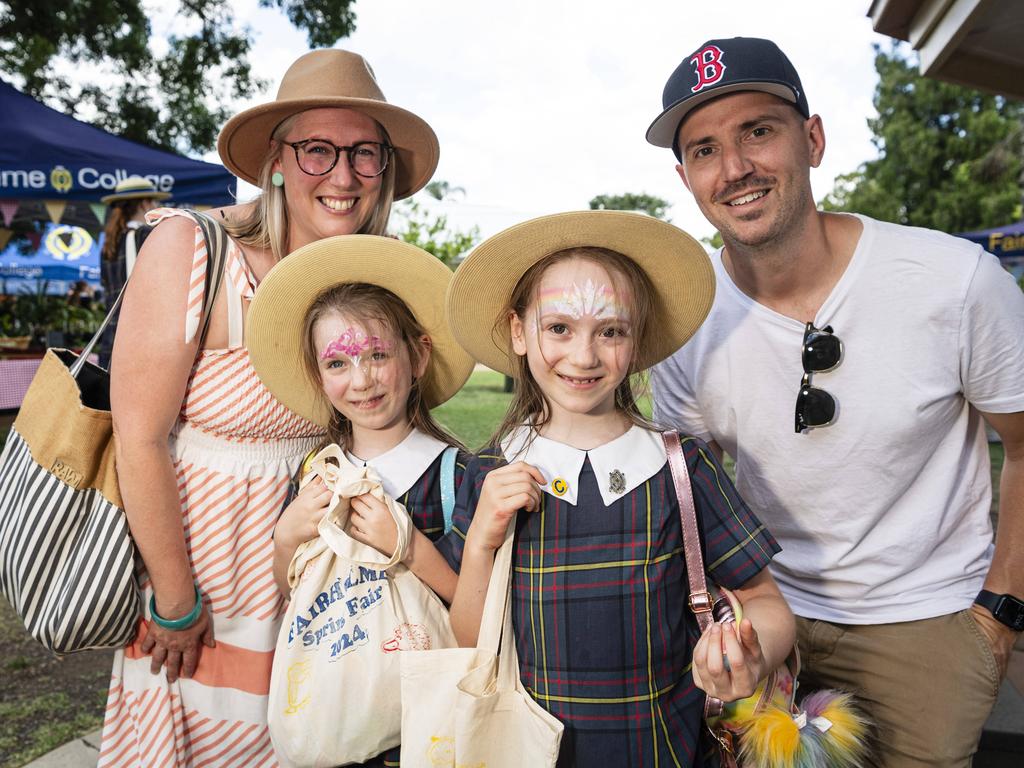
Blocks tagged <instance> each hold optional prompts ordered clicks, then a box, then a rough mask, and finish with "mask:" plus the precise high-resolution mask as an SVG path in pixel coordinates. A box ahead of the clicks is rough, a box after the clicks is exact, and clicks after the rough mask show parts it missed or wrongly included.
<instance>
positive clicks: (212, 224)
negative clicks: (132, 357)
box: [70, 211, 228, 378]
mask: <svg viewBox="0 0 1024 768" xmlns="http://www.w3.org/2000/svg"><path fill="white" fill-rule="evenodd" d="M189 213H190V215H191V216H192V218H194V219H195V221H196V224H198V225H199V228H200V230H201V231H202V233H203V238H204V239H205V240H206V251H207V254H208V255H207V259H208V261H207V263H206V290H205V293H204V294H203V317H202V318H201V319H200V324H201V325H202V332H201V333H200V334H199V347H200V348H202V346H203V340H204V339H205V338H206V331H207V330H208V329H209V326H210V315H211V314H212V313H213V307H214V304H215V303H216V301H217V294H218V293H220V286H221V283H223V282H224V267H225V262H226V261H227V252H228V236H227V233H226V232H225V231H224V229H223V227H221V226H220V225H219V224H218V223H217V222H216V221H214V220H213V219H211V218H210V217H209V216H207V215H206V214H204V213H200V212H199V211H189ZM130 279H131V275H126V276H125V281H124V285H123V286H121V291H120V293H118V294H117V298H116V299H114V303H113V304H111V305H110V309H109V310H108V311H107V316H106V317H105V318H103V322H102V323H100V327H99V328H97V329H96V333H95V334H93V337H92V338H91V339H90V340H89V343H88V344H86V345H85V347H84V348H83V349H82V352H81V354H80V355H79V356H78V359H77V360H75V362H74V363H72V364H71V367H70V371H71V376H72V378H77V377H78V373H79V371H81V370H82V368H83V367H84V366H85V363H86V361H87V360H88V359H89V355H90V354H92V350H93V347H95V346H96V344H97V342H98V341H99V340H100V337H101V336H102V335H103V332H104V331H105V330H106V329H107V326H108V325H110V321H111V320H112V319H113V317H114V315H115V314H117V310H118V309H119V308H120V306H121V299H123V298H124V292H125V290H126V289H127V288H128V281H129V280H130Z"/></svg>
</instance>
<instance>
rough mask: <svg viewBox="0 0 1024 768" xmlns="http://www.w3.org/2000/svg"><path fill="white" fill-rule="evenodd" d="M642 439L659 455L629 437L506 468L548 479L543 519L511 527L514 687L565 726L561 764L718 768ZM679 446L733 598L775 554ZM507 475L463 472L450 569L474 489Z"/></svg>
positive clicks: (699, 448) (490, 459) (665, 503)
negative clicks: (526, 468) (642, 464)
mask: <svg viewBox="0 0 1024 768" xmlns="http://www.w3.org/2000/svg"><path fill="white" fill-rule="evenodd" d="M652 435H653V437H654V438H656V440H657V445H659V446H660V443H661V437H660V435H658V434H657V433H651V432H648V431H647V430H642V429H640V428H639V427H635V428H634V429H633V430H630V432H627V433H626V435H623V436H622V437H620V438H618V439H617V440H615V441H612V444H609V445H608V446H602V447H601V448H600V449H596V450H595V451H591V452H582V451H576V449H572V448H571V447H569V446H564V445H562V444H555V446H554V447H552V446H550V445H548V446H547V448H545V446H544V445H543V443H544V442H545V440H544V438H538V439H536V440H535V441H534V443H533V444H532V445H531V447H530V448H529V450H528V451H527V452H526V454H525V455H523V454H519V455H511V456H509V459H510V460H523V461H526V462H527V463H530V464H534V465H535V466H537V465H538V464H540V465H541V466H540V467H539V468H540V469H541V471H542V472H543V474H544V475H545V478H546V479H547V480H548V486H546V487H545V493H543V494H542V506H541V509H540V510H539V511H538V512H534V513H521V514H520V515H519V517H518V519H517V522H516V540H515V551H514V555H513V572H512V609H513V616H512V620H513V625H514V627H515V635H516V646H517V650H518V652H519V664H520V675H521V678H522V682H523V685H524V686H525V687H526V689H527V690H528V691H529V693H530V695H531V696H533V698H534V699H536V700H537V702H538V703H539V704H540V705H541V706H543V707H544V708H545V709H547V710H548V711H549V712H551V713H552V714H553V715H554V716H555V717H557V718H558V719H559V720H560V721H562V722H563V723H564V724H565V732H564V735H563V738H562V751H561V755H560V759H559V765H560V766H562V765H565V766H580V767H583V768H585V767H589V766H599V768H612V766H614V767H615V768H628V767H629V766H637V767H638V768H640V767H643V768H647V767H648V766H665V767H666V768H667V767H668V766H679V767H680V768H683V767H685V766H710V765H717V758H715V757H714V755H713V754H711V753H712V750H711V749H710V744H709V743H707V740H706V738H705V735H704V734H703V731H704V728H703V725H702V713H703V705H704V698H705V696H704V693H703V691H701V690H700V689H698V688H697V687H696V686H695V685H694V684H693V679H692V676H691V672H690V662H691V659H692V657H693V649H694V646H695V645H696V643H697V640H698V639H699V637H700V629H699V628H698V626H697V622H696V620H695V619H694V617H693V614H692V613H691V612H690V610H689V608H688V606H687V596H688V593H689V589H688V584H687V578H686V566H685V563H684V561H683V554H682V552H683V546H682V538H681V537H682V534H681V528H680V522H679V505H678V503H677V501H676V496H675V489H674V486H673V484H672V477H671V474H670V471H669V468H668V465H667V463H665V461H666V460H665V458H664V448H663V447H662V448H661V449H660V450H661V461H660V468H657V469H652V467H656V466H658V461H657V460H656V459H652V461H650V462H648V463H647V465H646V466H647V468H648V469H647V471H639V474H642V475H645V476H644V477H640V476H637V472H638V470H637V469H636V466H637V464H636V461H635V460H634V458H633V457H634V456H635V455H638V454H639V453H642V452H644V451H646V452H647V453H648V455H649V456H652V455H653V454H652V452H653V451H655V450H656V447H655V446H654V444H652V442H651V436H652ZM546 442H547V443H548V444H550V443H552V442H553V441H546ZM613 444H614V445H613ZM682 445H683V452H684V456H685V459H686V465H687V468H688V469H689V472H690V477H691V482H692V485H693V494H694V502H695V504H696V508H697V518H698V522H699V526H700V531H701V543H702V545H703V549H704V552H705V562H706V563H707V568H708V571H709V572H710V574H711V576H712V578H713V580H714V581H715V582H717V583H718V584H721V585H722V586H725V587H728V588H735V587H739V586H742V585H743V584H744V583H745V582H746V581H748V580H749V579H750V578H751V577H753V576H755V575H756V574H757V573H758V572H760V571H761V570H762V569H763V568H765V567H766V566H767V565H768V562H769V561H770V560H771V558H772V557H773V555H774V554H775V553H776V552H778V551H779V546H778V544H776V542H775V540H774V538H772V536H771V534H770V533H769V532H768V531H767V530H766V529H765V527H764V526H763V525H762V524H761V523H760V522H759V521H758V520H757V518H756V517H755V516H754V515H753V513H752V512H751V511H750V509H749V508H748V507H747V505H746V504H745V503H744V502H743V501H742V499H740V497H739V495H738V494H737V493H736V490H735V489H734V488H733V485H732V483H731V481H730V480H729V478H728V476H727V475H726V473H725V471H724V470H723V469H722V467H721V465H720V464H719V463H718V461H717V460H716V459H715V457H714V455H713V454H712V453H711V451H710V450H709V449H708V447H707V446H706V445H705V444H704V443H703V442H701V441H700V440H698V439H696V438H683V440H682ZM508 447H509V441H506V442H505V448H506V449H508ZM606 448H609V450H606ZM565 449H568V451H569V452H570V453H571V452H575V453H576V454H580V456H578V457H577V458H576V461H577V462H578V469H577V467H576V466H568V467H566V468H565V469H564V470H562V469H560V467H558V466H557V463H558V462H559V461H562V462H563V464H564V463H565V461H566V459H568V458H571V457H570V456H569V454H567V453H566V450H565ZM599 452H600V455H598V454H599ZM559 453H561V459H560V458H559V455H558V454H559ZM552 461H554V462H555V464H554V465H553V464H552ZM505 463H506V455H505V452H504V451H503V449H502V448H500V447H492V448H488V449H484V450H483V451H482V452H481V453H480V454H479V455H478V456H477V457H476V458H475V459H473V460H471V461H470V463H469V466H468V467H467V469H466V475H465V478H464V480H465V482H464V483H463V484H462V487H461V489H460V492H459V494H458V497H457V501H456V508H455V515H454V523H455V527H454V529H453V530H452V531H451V533H449V535H448V536H446V537H445V539H443V540H442V541H441V542H439V543H438V548H439V549H440V550H441V552H442V553H443V554H444V555H445V557H447V558H448V560H449V562H450V563H451V564H452V567H453V568H454V569H456V570H458V568H459V564H460V562H461V558H462V547H463V544H464V541H465V536H466V532H467V530H468V528H469V524H470V522H471V520H472V515H473V510H474V509H475V508H476V504H477V501H478V499H479V497H480V491H481V487H482V485H483V481H484V478H485V477H486V475H487V472H488V471H490V470H491V469H494V468H495V467H498V466H501V465H503V464H505ZM569 463H570V464H571V463H572V462H571V461H570V462H569ZM620 467H621V469H620ZM631 471H632V472H633V475H634V476H633V477H630V472H631ZM555 473H558V476H557V477H552V476H551V475H553V474H555ZM558 481H561V482H558ZM574 483H575V485H576V489H575V493H570V492H569V491H571V490H572V486H573V484H574ZM602 486H603V487H602ZM623 488H624V489H625V490H622V491H619V489H623ZM609 489H614V490H615V491H619V493H620V495H617V496H616V494H615V493H613V492H611V491H610V490H609ZM602 493H603V494H604V495H603V496H602ZM570 496H573V497H574V499H573V500H574V501H575V503H570V500H569V497H570ZM609 496H612V497H614V498H613V499H612V500H611V503H610V504H606V500H607V497H609Z"/></svg>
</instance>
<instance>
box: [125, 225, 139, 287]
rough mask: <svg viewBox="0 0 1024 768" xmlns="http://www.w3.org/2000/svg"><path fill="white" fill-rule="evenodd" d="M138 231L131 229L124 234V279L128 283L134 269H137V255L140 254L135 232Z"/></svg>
mask: <svg viewBox="0 0 1024 768" xmlns="http://www.w3.org/2000/svg"><path fill="white" fill-rule="evenodd" d="M137 231H138V230H135V229H129V230H128V232H127V233H126V234H125V236H124V280H125V282H126V283H127V282H128V278H129V277H130V276H131V274H132V270H133V269H135V257H136V256H138V255H139V247H138V245H137V244H136V243H135V233H136V232H137Z"/></svg>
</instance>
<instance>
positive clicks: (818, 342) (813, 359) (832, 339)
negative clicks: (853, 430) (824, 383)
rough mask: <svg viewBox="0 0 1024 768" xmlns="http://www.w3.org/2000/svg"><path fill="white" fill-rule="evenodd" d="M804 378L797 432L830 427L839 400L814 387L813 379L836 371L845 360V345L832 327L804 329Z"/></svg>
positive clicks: (799, 397) (807, 327)
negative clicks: (820, 374)
mask: <svg viewBox="0 0 1024 768" xmlns="http://www.w3.org/2000/svg"><path fill="white" fill-rule="evenodd" d="M801 358H802V360H803V364H804V376H803V379H801V381H800V391H799V392H798V393H797V396H796V431H797V432H798V433H800V432H805V431H808V430H811V429H814V428H815V427H827V426H828V425H829V424H831V423H832V422H833V421H835V417H836V399H835V398H834V397H833V396H832V395H830V394H829V393H828V392H826V391H825V390H824V389H819V388H818V387H812V386H811V376H812V375H813V374H815V373H827V372H829V371H832V370H835V368H836V367H838V365H839V363H841V362H842V360H843V342H841V341H840V340H839V337H838V336H836V335H835V334H834V333H832V326H831V325H826V326H825V327H824V328H815V327H814V323H811V322H809V323H807V325H806V326H805V327H804V343H803V347H802V349H801Z"/></svg>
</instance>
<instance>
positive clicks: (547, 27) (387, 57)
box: [210, 0, 888, 237]
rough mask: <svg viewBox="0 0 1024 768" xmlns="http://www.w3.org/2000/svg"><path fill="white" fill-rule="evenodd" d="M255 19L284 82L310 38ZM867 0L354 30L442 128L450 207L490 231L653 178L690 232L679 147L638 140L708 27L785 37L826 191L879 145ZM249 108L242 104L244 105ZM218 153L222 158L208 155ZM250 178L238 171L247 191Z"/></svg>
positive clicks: (424, 21) (458, 5)
mask: <svg viewBox="0 0 1024 768" xmlns="http://www.w3.org/2000/svg"><path fill="white" fill-rule="evenodd" d="M234 5H235V11H236V14H237V16H238V19H239V20H240V21H245V22H246V23H248V24H250V25H251V26H252V28H253V31H254V34H255V37H256V44H255V49H254V51H253V54H252V57H251V60H252V62H253V65H254V68H255V70H256V72H257V74H259V75H260V76H261V77H263V78H265V79H267V80H269V81H271V82H272V83H273V85H272V86H271V89H270V93H269V95H268V96H264V97H261V98H259V99H256V100H254V101H253V102H251V103H260V102H263V101H266V100H268V99H269V98H271V97H272V96H273V94H276V92H277V86H278V84H279V82H280V79H281V76H282V75H283V73H284V71H285V70H286V69H287V67H288V65H289V64H290V63H291V62H292V61H294V60H295V59H296V58H297V57H298V56H299V55H301V54H302V53H304V52H305V51H306V50H308V46H307V44H306V40H305V37H304V36H303V35H302V34H300V33H299V32H297V31H296V30H294V29H293V28H291V27H290V26H289V25H288V22H287V20H286V19H285V18H284V17H283V16H282V15H281V14H280V13H278V12H276V11H272V10H266V9H260V8H259V7H258V2H257V0H235V2H234ZM869 5H870V2H869V1H868V0H829V1H828V2H820V0H819V1H817V2H814V1H812V0H772V2H765V1H764V0H762V1H761V2H750V1H749V0H734V1H733V2H729V3H709V2H701V3H697V2H689V1H687V0H674V2H668V1H662V0H634V2H633V3H632V4H630V6H627V4H626V3H623V2H610V1H607V0H565V1H559V0H518V2H515V3H511V2H493V1H487V0H483V1H481V0H476V1H475V2H474V1H471V0H435V1H434V2H424V1H423V0H418V1H414V0H358V2H356V4H355V12H356V17H357V24H356V32H355V34H354V35H353V36H352V37H350V38H348V39H345V40H342V41H340V42H339V43H338V44H337V46H336V47H339V48H346V49H349V50H353V51H356V52H358V53H360V54H362V55H363V56H364V57H366V59H367V60H368V61H369V62H370V64H371V65H372V66H373V68H374V70H375V72H376V75H377V79H378V81H379V83H380V85H381V88H382V89H383V91H384V94H385V96H386V97H387V99H388V101H391V102H393V103H395V104H398V105H400V106H402V107H405V108H407V109H410V110H412V111H414V112H416V113H417V114H419V115H420V116H421V117H423V118H424V119H426V120H427V121H428V122H429V123H430V124H431V125H432V126H433V128H434V130H435V131H436V132H437V135H438V137H439V139H440V142H441V162H440V165H439V166H438V169H437V173H436V175H435V177H434V178H436V179H444V180H446V181H448V182H450V183H451V184H452V185H455V186H460V187H463V188H465V190H466V195H465V197H464V198H461V199H459V200H458V201H456V202H450V203H447V204H445V205H444V206H443V210H444V212H445V213H447V214H448V215H449V219H450V221H451V222H453V223H454V224H456V225H457V226H459V227H460V228H468V227H469V226H471V225H473V224H476V225H478V226H479V227H480V230H481V232H482V234H483V235H484V236H487V235H489V234H493V233H494V232H497V231H499V230H501V229H503V228H505V227H507V226H510V225H512V224H514V223H516V222H518V221H522V220H524V219H527V218H530V217H533V216H538V215H543V214H546V213H554V212H557V211H566V210H577V209H583V208H586V207H587V204H588V202H589V201H590V199H591V198H592V197H594V196H595V195H598V194H604V193H607V194H617V193H622V192H627V191H628V192H647V193H650V194H653V195H657V196H659V197H663V198H665V199H667V200H668V201H669V202H671V203H672V207H671V209H670V210H669V217H670V218H671V220H672V221H673V222H674V223H675V224H677V225H678V226H680V227H682V228H683V229H685V230H687V231H688V232H690V233H691V234H693V235H694V236H696V237H703V236H710V235H711V234H712V233H713V231H714V230H713V228H712V227H710V226H709V225H708V224H707V222H706V221H705V220H704V218H703V217H702V216H701V214H700V212H699V211H698V209H697V207H696V205H695V204H694V203H693V201H692V198H691V197H690V196H689V193H687V191H686V189H685V188H684V187H683V186H682V183H681V182H680V181H679V177H678V176H677V175H676V172H675V168H674V163H675V161H674V159H673V157H672V154H671V151H670V150H667V149H658V148H656V147H652V146H650V145H649V144H647V143H646V141H645V140H644V133H645V131H646V129H647V126H648V125H649V124H650V122H651V121H652V120H653V119H654V118H655V117H656V116H657V114H658V113H659V112H660V111H661V92H662V88H663V87H664V84H665V80H666V79H667V77H668V75H669V74H670V73H671V72H672V70H673V69H674V68H675V67H676V66H677V65H678V64H679V62H680V61H681V59H682V58H683V56H684V55H686V54H688V53H690V52H692V51H693V50H694V49H695V48H697V46H699V45H700V44H701V43H703V42H704V41H705V40H708V39H712V38H717V37H734V36H758V37H768V38H771V39H773V40H775V41H776V42H777V43H778V44H779V46H780V47H781V48H782V49H783V51H785V52H786V54H787V55H788V56H789V57H790V59H791V60H792V61H793V63H794V65H795V66H796V68H797V71H798V72H799V73H800V76H801V79H802V81H803V86H804V90H805V91H806V93H807V98H808V101H809V104H810V108H811V112H812V113H813V112H817V113H819V114H820V115H821V116H822V118H823V120H824V125H825V135H826V139H827V148H826V152H825V159H824V162H823V164H822V167H821V168H820V169H818V170H816V171H814V172H813V174H812V181H813V185H814V195H815V198H816V199H819V200H820V199H821V198H822V197H823V196H824V195H825V193H827V192H828V191H829V190H830V189H831V188H832V183H833V180H834V178H835V177H836V176H837V175H840V174H843V173H847V172H849V171H852V170H854V169H855V168H856V167H857V166H858V165H859V164H860V163H861V162H863V161H864V160H867V159H869V158H872V157H874V156H875V154H876V153H875V150H874V147H873V146H872V145H871V143H870V134H869V131H868V128H867V125H866V120H867V118H868V117H870V116H872V115H873V114H874V110H873V108H872V105H871V99H872V94H873V91H874V87H875V82H876V76H875V70H874V66H873V56H874V53H873V50H872V43H875V42H882V43H887V41H888V38H885V37H882V36H880V35H876V34H875V33H874V32H873V31H872V29H871V21H870V19H869V18H868V17H867V16H866V13H867V10H868V7H869ZM239 106H240V107H244V106H247V104H242V105H239ZM210 159H214V158H210ZM251 192H252V188H251V187H247V186H246V185H243V189H242V194H243V197H244V196H246V195H251Z"/></svg>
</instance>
